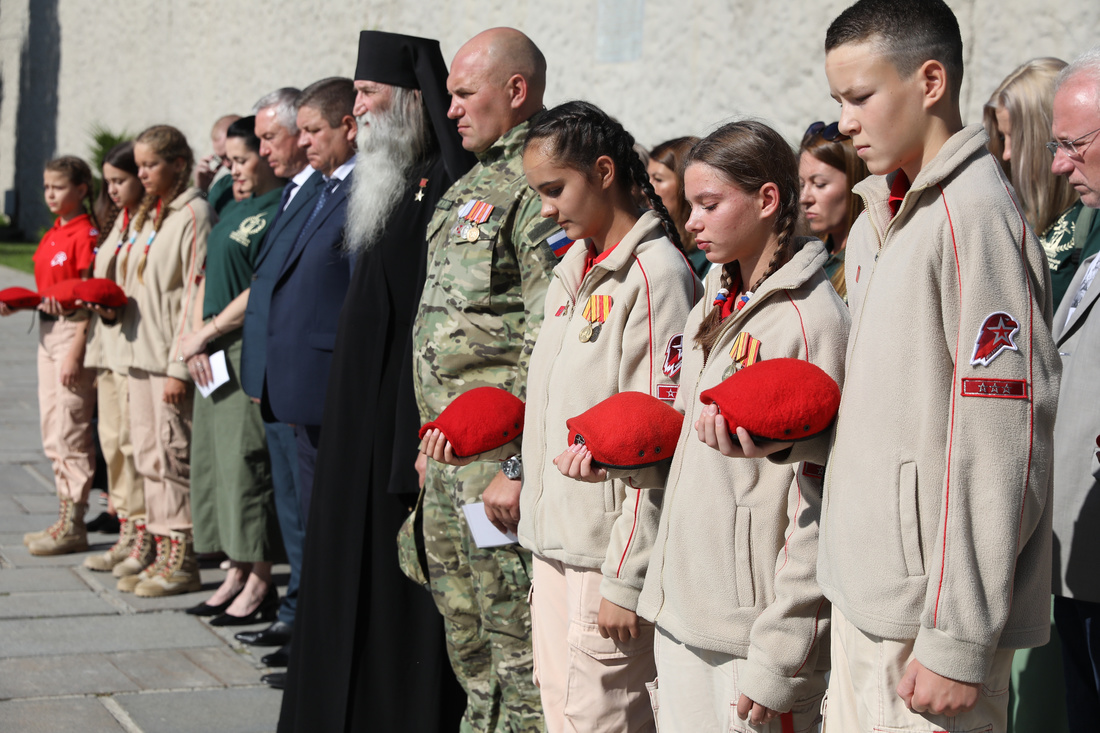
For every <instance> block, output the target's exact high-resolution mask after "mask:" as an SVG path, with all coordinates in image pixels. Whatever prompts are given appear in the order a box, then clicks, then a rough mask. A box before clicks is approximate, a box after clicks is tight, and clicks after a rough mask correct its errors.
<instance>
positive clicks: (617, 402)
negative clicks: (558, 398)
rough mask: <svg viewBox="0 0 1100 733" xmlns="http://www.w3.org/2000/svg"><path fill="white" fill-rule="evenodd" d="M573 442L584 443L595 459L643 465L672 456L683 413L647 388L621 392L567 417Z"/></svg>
mask: <svg viewBox="0 0 1100 733" xmlns="http://www.w3.org/2000/svg"><path fill="white" fill-rule="evenodd" d="M565 425H566V427H568V428H569V442H570V443H584V445H585V447H587V448H588V450H589V451H591V452H592V461H593V463H598V464H600V465H601V466H604V467H606V468H621V469H632V468H642V467H644V466H649V465H652V464H654V463H659V462H661V461H663V460H665V459H666V458H672V453H673V451H674V450H675V449H676V441H677V440H679V438H680V428H682V427H683V425H684V416H683V415H681V414H680V413H679V412H677V411H676V410H674V409H673V408H672V407H671V406H669V405H668V404H666V403H664V402H662V401H661V400H659V399H657V398H656V397H651V396H650V395H647V394H646V393H645V392H620V393H619V394H617V395H612V396H611V397H608V398H607V399H606V400H604V401H603V402H601V403H599V404H598V405H596V406H595V407H593V408H591V409H590V410H587V411H586V412H583V413H581V414H580V415H577V416H576V417H574V418H570V419H569V420H566V421H565Z"/></svg>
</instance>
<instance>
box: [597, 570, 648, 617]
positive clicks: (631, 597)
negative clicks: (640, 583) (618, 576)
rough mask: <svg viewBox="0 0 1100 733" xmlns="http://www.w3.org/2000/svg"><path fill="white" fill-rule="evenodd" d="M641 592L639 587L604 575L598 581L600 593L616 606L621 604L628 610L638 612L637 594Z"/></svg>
mask: <svg viewBox="0 0 1100 733" xmlns="http://www.w3.org/2000/svg"><path fill="white" fill-rule="evenodd" d="M641 594H642V589H641V588H632V587H630V586H629V585H626V584H624V583H622V582H620V581H617V580H612V579H611V578H609V577H607V576H606V575H605V576H603V580H601V581H600V595H601V596H603V597H604V598H606V599H607V600H609V601H611V602H612V603H614V604H615V605H616V606H622V607H623V608H625V609H626V610H628V611H634V612H635V613H637V612H638V596H640V595H641Z"/></svg>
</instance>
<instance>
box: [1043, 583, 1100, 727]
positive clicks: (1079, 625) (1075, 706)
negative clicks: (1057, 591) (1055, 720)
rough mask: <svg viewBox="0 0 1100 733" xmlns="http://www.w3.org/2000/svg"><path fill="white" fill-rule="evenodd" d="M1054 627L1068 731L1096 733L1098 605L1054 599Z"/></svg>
mask: <svg viewBox="0 0 1100 733" xmlns="http://www.w3.org/2000/svg"><path fill="white" fill-rule="evenodd" d="M1054 624H1055V625H1056V626H1057V627H1058V635H1059V636H1061V637H1062V667H1063V669H1064V670H1065V674H1066V713H1067V717H1068V719H1069V729H1070V730H1071V731H1073V733H1079V732H1080V733H1095V732H1096V731H1100V603H1091V602H1089V601H1081V600H1077V599H1076V598H1065V597H1063V596H1054Z"/></svg>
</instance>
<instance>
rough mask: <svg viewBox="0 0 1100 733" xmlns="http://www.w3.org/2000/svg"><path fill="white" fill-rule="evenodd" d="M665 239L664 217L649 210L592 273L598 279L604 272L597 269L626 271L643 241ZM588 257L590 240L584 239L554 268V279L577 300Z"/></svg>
mask: <svg viewBox="0 0 1100 733" xmlns="http://www.w3.org/2000/svg"><path fill="white" fill-rule="evenodd" d="M664 236H665V231H664V228H663V227H662V226H661V217H659V216H657V214H656V213H655V212H653V211H647V212H645V213H644V214H642V215H641V217H639V218H638V221H637V223H635V224H634V226H633V227H631V229H630V231H629V232H627V233H626V236H624V237H623V238H622V241H620V242H619V243H618V244H617V245H615V248H614V249H613V250H611V252H609V253H608V255H607V257H605V258H604V259H602V260H600V261H599V262H597V263H595V264H594V265H592V269H591V270H589V272H590V273H594V277H598V276H602V273H597V272H596V271H597V270H604V271H605V272H616V271H618V270H622V269H625V268H627V267H629V266H630V262H631V260H632V259H633V257H634V253H635V251H636V250H637V249H638V247H639V246H640V245H641V244H642V243H643V242H648V241H651V240H654V239H660V238H661V237H664ZM586 257H588V240H582V241H580V242H577V243H576V244H575V245H574V246H572V247H570V248H569V251H568V252H566V253H565V257H563V258H562V260H561V263H559V264H558V266H557V267H556V268H554V277H556V278H558V279H559V280H561V284H562V285H563V286H564V287H565V289H566V291H567V292H568V293H569V294H570V295H572V296H574V297H576V295H577V293H578V292H580V287H581V283H583V282H584V278H585V274H586V273H585V271H584V261H585V258H586Z"/></svg>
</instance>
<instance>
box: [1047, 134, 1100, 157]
mask: <svg viewBox="0 0 1100 733" xmlns="http://www.w3.org/2000/svg"><path fill="white" fill-rule="evenodd" d="M1098 132H1100V127H1097V128H1096V129H1095V130H1093V131H1092V132H1086V133H1085V134H1084V135H1082V136H1081V137H1079V138H1077V139H1076V140H1052V141H1050V142H1049V143H1047V150H1049V151H1050V154H1051V155H1057V154H1058V148H1061V149H1062V150H1063V152H1065V154H1066V155H1068V156H1070V157H1073V158H1080V157H1083V156H1084V155H1085V150H1086V149H1088V146H1089V145H1092V140H1089V141H1088V142H1087V143H1085V145H1084V146H1083V147H1081V148H1078V147H1077V146H1078V145H1080V144H1081V141H1082V140H1084V139H1085V138H1086V137H1088V136H1089V135H1095V134H1096V133H1098ZM1095 139H1096V138H1093V140H1095Z"/></svg>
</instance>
